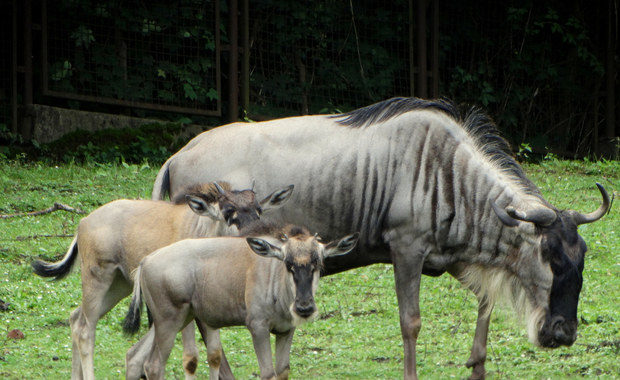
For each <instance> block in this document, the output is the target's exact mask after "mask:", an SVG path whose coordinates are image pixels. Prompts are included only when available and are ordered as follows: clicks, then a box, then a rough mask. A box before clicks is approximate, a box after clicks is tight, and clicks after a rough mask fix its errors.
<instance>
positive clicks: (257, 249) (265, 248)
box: [246, 237, 284, 260]
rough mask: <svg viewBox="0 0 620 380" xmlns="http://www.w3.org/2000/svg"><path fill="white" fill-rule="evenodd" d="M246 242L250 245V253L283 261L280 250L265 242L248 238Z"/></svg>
mask: <svg viewBox="0 0 620 380" xmlns="http://www.w3.org/2000/svg"><path fill="white" fill-rule="evenodd" d="M246 241H247V242H248V244H249V245H250V248H251V249H252V251H254V253H256V254H257V255H260V256H263V257H274V258H276V259H278V260H284V255H282V251H281V250H280V248H278V247H276V246H274V245H271V244H269V243H268V242H267V241H266V240H263V239H259V238H252V237H249V238H246Z"/></svg>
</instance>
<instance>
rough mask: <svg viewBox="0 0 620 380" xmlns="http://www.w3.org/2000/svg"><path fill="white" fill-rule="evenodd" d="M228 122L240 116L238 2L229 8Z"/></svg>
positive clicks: (231, 3)
mask: <svg viewBox="0 0 620 380" xmlns="http://www.w3.org/2000/svg"><path fill="white" fill-rule="evenodd" d="M228 12H229V15H228V20H229V22H228V40H229V42H230V51H229V63H228V120H229V121H230V122H231V123H232V122H235V121H237V119H238V116H239V45H238V44H239V17H238V16H239V15H238V4H237V0H230V4H229V7H228Z"/></svg>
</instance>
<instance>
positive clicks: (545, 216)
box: [506, 207, 558, 226]
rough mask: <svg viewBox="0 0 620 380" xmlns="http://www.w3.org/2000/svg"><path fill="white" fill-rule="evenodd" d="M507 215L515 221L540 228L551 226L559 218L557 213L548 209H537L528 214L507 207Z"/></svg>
mask: <svg viewBox="0 0 620 380" xmlns="http://www.w3.org/2000/svg"><path fill="white" fill-rule="evenodd" d="M506 213H507V214H508V215H510V216H511V217H512V218H514V219H517V220H522V221H524V222H530V223H534V224H536V225H539V226H549V225H551V224H552V223H553V222H555V220H556V219H557V218H558V215H557V214H556V213H555V211H553V210H551V209H550V208H546V207H541V208H537V209H535V210H531V211H528V212H525V211H519V210H516V209H514V208H513V207H507V208H506Z"/></svg>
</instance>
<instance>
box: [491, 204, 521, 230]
mask: <svg viewBox="0 0 620 380" xmlns="http://www.w3.org/2000/svg"><path fill="white" fill-rule="evenodd" d="M491 207H493V211H495V214H496V215H497V217H498V218H499V220H501V221H502V223H503V224H504V225H505V226H507V227H516V226H518V225H519V222H518V221H517V220H516V219H513V218H512V217H511V216H510V215H508V213H507V212H506V210H504V209H503V208H501V207H499V206H498V205H497V203H495V202H491Z"/></svg>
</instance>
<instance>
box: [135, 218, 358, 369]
mask: <svg viewBox="0 0 620 380" xmlns="http://www.w3.org/2000/svg"><path fill="white" fill-rule="evenodd" d="M259 224H260V222H259ZM267 230H269V233H268V234H266V235H265V231H264V226H262V225H259V226H258V230H252V227H250V231H244V233H246V234H247V235H249V236H254V235H257V236H260V238H259V237H248V238H242V237H228V238H210V239H187V240H182V241H180V242H176V243H174V244H171V245H169V246H167V247H164V248H161V249H159V250H157V251H155V252H154V253H153V254H151V255H149V256H147V257H146V258H145V259H144V260H142V262H141V263H140V265H139V266H138V269H137V270H136V274H135V279H134V284H135V285H134V293H133V298H132V300H131V305H130V306H129V312H128V314H127V317H126V319H125V325H124V327H125V331H127V332H130V333H134V332H136V331H137V330H138V329H139V327H140V308H141V304H142V298H141V293H142V295H143V297H144V300H145V302H146V304H147V306H148V308H149V310H150V312H151V315H152V317H153V326H152V328H151V330H150V331H149V333H147V335H146V336H144V337H143V338H142V339H141V340H140V341H139V342H138V343H136V345H135V346H134V347H132V348H131V349H130V350H129V352H128V353H127V371H126V377H127V379H136V380H137V379H139V378H140V377H141V376H142V369H144V373H145V374H146V376H147V378H148V379H150V380H152V379H163V378H164V375H165V364H166V361H167V360H168V356H169V355H170V351H171V350H172V346H173V345H174V339H175V336H176V333H177V332H178V331H180V330H181V329H182V328H184V327H185V325H186V324H187V323H188V322H190V321H191V320H193V319H196V323H197V324H198V327H199V329H200V333H201V335H202V337H203V340H204V341H205V343H206V345H207V356H208V361H209V364H210V369H209V370H210V378H211V379H217V378H218V372H219V363H220V360H221V357H220V355H221V352H222V349H221V344H220V337H219V329H220V328H221V327H227V326H246V327H247V328H248V329H249V330H250V332H251V334H252V342H253V343H254V350H255V352H256V356H257V359H258V364H259V367H260V377H261V379H275V378H276V376H277V378H278V379H282V380H284V379H287V378H288V372H289V356H290V348H291V344H292V342H293V334H294V332H295V327H296V326H299V325H300V324H302V323H304V322H307V321H309V320H311V319H312V317H313V316H314V315H315V314H316V313H317V308H316V305H315V301H314V296H315V293H316V290H317V286H318V282H319V277H320V271H321V267H322V264H323V259H324V258H327V257H330V256H337V255H344V254H346V253H348V252H349V251H351V249H353V247H355V244H356V242H357V234H354V235H349V236H346V237H344V238H342V239H339V240H338V241H333V242H331V243H327V244H325V243H322V242H321V241H320V240H319V239H318V238H317V236H316V235H314V236H313V235H311V234H310V233H309V232H308V230H306V229H305V228H302V227H297V226H292V225H287V226H284V227H281V228H280V227H278V228H276V229H275V231H273V227H272V226H269V228H268V229H267ZM252 252H254V253H252ZM273 258H275V259H277V260H273ZM270 332H273V333H274V334H275V336H276V367H275V368H274V366H273V359H272V356H271V344H270V342H269V335H270ZM144 359H146V361H144Z"/></svg>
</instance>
